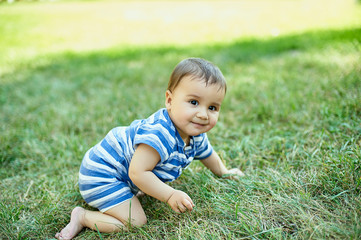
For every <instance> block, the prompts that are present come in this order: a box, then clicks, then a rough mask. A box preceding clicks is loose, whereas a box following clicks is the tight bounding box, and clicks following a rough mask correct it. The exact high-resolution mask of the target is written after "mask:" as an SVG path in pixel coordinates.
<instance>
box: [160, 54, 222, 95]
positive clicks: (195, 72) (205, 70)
mask: <svg viewBox="0 0 361 240" xmlns="http://www.w3.org/2000/svg"><path fill="white" fill-rule="evenodd" d="M185 76H193V77H194V78H199V79H202V80H204V82H205V83H206V85H208V84H219V88H220V89H224V91H225V92H226V90H227V84H226V79H225V78H224V76H223V74H222V72H221V70H219V68H218V67H217V66H215V65H214V64H213V63H211V62H209V61H207V60H204V59H201V58H187V59H184V60H182V61H181V62H180V63H178V65H177V66H176V67H175V68H174V70H173V72H172V74H171V76H170V79H169V82H168V88H167V90H170V91H173V90H174V89H175V88H176V87H177V85H178V84H179V82H180V81H181V80H182V78H183V77H185Z"/></svg>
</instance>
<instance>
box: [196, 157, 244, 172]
mask: <svg viewBox="0 0 361 240" xmlns="http://www.w3.org/2000/svg"><path fill="white" fill-rule="evenodd" d="M201 162H202V163H203V164H204V166H206V167H207V168H208V169H209V170H211V171H212V172H213V173H214V174H215V175H217V176H218V177H222V176H224V175H227V174H230V175H238V176H244V173H243V172H242V171H241V170H239V169H238V168H232V169H230V170H228V169H227V168H226V166H224V164H223V162H222V160H221V158H220V157H219V156H218V154H217V153H216V152H215V151H213V153H212V154H211V156H209V157H207V158H205V159H203V160H201Z"/></svg>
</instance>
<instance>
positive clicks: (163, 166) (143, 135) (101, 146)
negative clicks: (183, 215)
mask: <svg viewBox="0 0 361 240" xmlns="http://www.w3.org/2000/svg"><path fill="white" fill-rule="evenodd" d="M139 144H147V145H149V146H151V147H153V148H154V149H155V150H156V151H157V152H158V153H159V156H160V161H159V162H158V163H157V165H156V166H155V167H154V169H153V171H152V172H153V173H154V174H155V175H156V176H157V177H158V178H159V179H160V180H161V181H163V182H169V181H173V180H175V179H177V178H178V177H179V176H180V175H181V173H182V170H183V169H185V168H186V167H187V166H188V165H189V164H190V163H191V162H192V160H193V159H198V160H201V159H205V158H207V157H209V156H210V155H211V154H212V151H213V148H212V146H211V144H210V143H209V141H208V138H207V134H206V133H202V134H200V135H198V136H194V137H191V139H190V144H189V146H186V145H185V143H184V141H183V139H182V138H181V136H180V135H179V133H178V131H177V129H176V127H175V126H174V124H173V122H172V121H171V119H170V117H169V115H168V112H167V110H166V109H165V108H163V109H160V110H158V111H157V112H155V113H154V114H153V115H151V116H150V117H149V118H147V119H143V120H135V121H133V122H132V123H131V124H130V126H128V127H116V128H114V129H112V130H111V131H110V132H109V133H108V134H107V135H106V136H105V138H104V139H103V140H101V141H100V142H99V143H98V144H96V145H95V146H94V147H92V148H91V149H90V150H89V151H88V152H87V153H86V155H85V157H84V159H83V162H82V166H81V168H80V172H79V188H80V191H81V193H82V195H83V197H84V199H85V200H86V201H87V202H88V201H90V200H87V199H86V197H85V196H84V193H85V195H86V193H87V191H89V192H90V191H91V190H94V188H97V187H99V188H100V187H101V186H98V185H100V184H101V182H104V180H101V179H108V180H105V182H106V181H108V183H109V181H115V180H113V179H118V180H119V179H120V180H121V181H123V182H125V183H126V184H127V185H128V186H129V188H130V189H131V190H132V192H136V191H137V187H136V186H135V185H134V184H133V182H132V181H131V179H130V178H129V175H128V170H129V165H130V162H131V159H132V157H133V154H134V152H135V150H136V148H137V146H138V145H139ZM110 176H111V177H110ZM109 178H112V180H110V179H109ZM92 180H94V181H97V182H98V183H97V184H94V183H93V182H92ZM107 194H111V193H107ZM93 195H94V194H93ZM103 195H104V194H103ZM103 195H102V196H103ZM94 198H95V199H92V201H96V198H97V197H94Z"/></svg>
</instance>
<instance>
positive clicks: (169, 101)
mask: <svg viewBox="0 0 361 240" xmlns="http://www.w3.org/2000/svg"><path fill="white" fill-rule="evenodd" d="M172 97H173V94H172V92H171V91H170V90H167V91H166V92H165V107H166V108H167V109H168V110H170V108H171V105H172Z"/></svg>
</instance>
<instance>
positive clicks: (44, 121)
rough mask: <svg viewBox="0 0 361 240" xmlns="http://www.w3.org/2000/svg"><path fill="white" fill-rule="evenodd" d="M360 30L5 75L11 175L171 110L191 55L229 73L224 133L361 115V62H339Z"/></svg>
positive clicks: (96, 55)
mask: <svg viewBox="0 0 361 240" xmlns="http://www.w3.org/2000/svg"><path fill="white" fill-rule="evenodd" d="M360 36H361V29H350V30H340V31H320V32H309V33H304V34H299V35H291V36H282V37H276V38H272V39H265V40H260V39H248V40H240V41H236V42H233V43H230V44H216V45H192V46H189V47H179V48H178V47H169V46H168V47H167V46H166V47H154V48H142V47H140V48H134V49H130V48H128V49H124V48H122V47H119V48H111V49H108V50H104V51H99V52H91V53H80V54H76V53H72V52H67V53H62V54H59V55H56V56H47V57H44V58H43V59H34V62H32V63H28V64H24V65H22V66H21V67H20V68H19V69H17V70H16V71H14V72H13V73H11V74H7V75H4V76H2V77H1V78H2V79H1V83H0V84H1V85H0V86H1V87H0V107H1V117H0V119H1V122H2V125H1V131H2V134H1V137H0V139H1V143H2V144H1V147H0V148H1V151H0V163H1V166H2V167H1V171H0V172H1V174H0V175H1V178H6V177H9V176H12V175H16V174H19V173H20V172H23V171H28V170H29V171H32V172H33V171H34V172H36V171H38V170H40V169H43V167H42V166H40V165H39V164H38V162H39V160H40V161H43V162H44V163H46V164H54V163H55V167H54V169H53V170H50V169H48V171H53V172H56V171H57V170H56V169H57V168H60V167H61V168H63V167H68V168H69V167H74V168H77V167H78V165H79V162H80V159H81V157H82V155H83V154H84V152H85V151H86V149H87V148H88V147H89V146H91V145H92V144H94V143H95V142H96V141H98V140H99V139H100V138H101V137H103V135H104V134H105V133H106V132H107V131H108V130H109V129H110V128H112V127H114V126H117V125H126V124H129V123H130V122H131V121H132V120H134V119H136V118H144V117H146V116H148V115H149V114H151V113H152V112H154V111H155V110H156V109H158V108H160V107H162V106H163V99H164V91H165V88H166V85H167V82H168V78H169V75H170V73H171V71H172V69H173V67H174V66H175V65H176V64H177V63H178V62H179V61H180V60H181V59H184V58H187V57H191V56H197V57H203V58H205V59H208V60H210V61H213V62H214V63H216V64H217V65H218V66H219V67H220V68H221V69H222V71H223V72H224V74H225V76H226V78H227V79H228V82H229V83H228V84H229V92H228V96H227V99H226V102H225V104H224V110H223V113H222V114H224V116H223V118H222V119H223V123H221V126H220V130H219V131H220V132H222V131H226V129H231V130H232V131H237V129H239V125H245V124H246V125H247V123H248V124H249V125H252V126H254V124H264V123H267V122H269V121H272V122H273V123H275V124H276V123H279V122H283V123H284V124H285V126H287V125H289V124H296V125H305V124H307V122H308V121H313V119H314V116H313V114H316V115H317V114H319V113H320V111H327V114H331V115H332V114H334V115H335V114H336V115H338V116H339V117H343V118H355V117H357V116H359V115H360V114H361V108H360V105H359V104H357V102H356V99H357V96H356V98H355V96H353V95H352V94H356V95H357V94H359V91H357V90H356V89H360V88H361V86H360V85H361V84H360V65H358V66H351V68H350V67H349V66H345V67H344V69H337V68H339V66H337V64H339V63H338V62H337V61H338V60H337V58H338V57H340V59H339V61H343V60H349V61H352V59H353V58H354V57H355V54H357V53H360V47H359V46H360V40H361V39H360ZM328 51H329V52H330V54H329V55H328ZM330 58H334V59H331V60H330ZM345 64H346V63H345ZM341 65H342V64H341ZM351 65H352V63H351ZM352 67H354V68H352ZM333 73H335V74H337V76H336V77H333V76H332V74H333ZM349 91H351V95H350V92H349ZM340 99H343V100H342V101H340ZM345 99H346V100H347V99H348V100H347V101H344V100H345ZM333 104H336V105H333ZM300 112H301V113H302V114H301V115H300ZM242 131H243V130H242ZM247 131H249V130H247ZM74 159H76V161H75V162H74ZM55 160H57V161H55ZM58 174H59V173H58Z"/></svg>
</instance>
